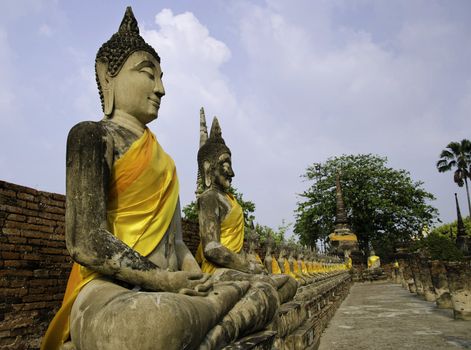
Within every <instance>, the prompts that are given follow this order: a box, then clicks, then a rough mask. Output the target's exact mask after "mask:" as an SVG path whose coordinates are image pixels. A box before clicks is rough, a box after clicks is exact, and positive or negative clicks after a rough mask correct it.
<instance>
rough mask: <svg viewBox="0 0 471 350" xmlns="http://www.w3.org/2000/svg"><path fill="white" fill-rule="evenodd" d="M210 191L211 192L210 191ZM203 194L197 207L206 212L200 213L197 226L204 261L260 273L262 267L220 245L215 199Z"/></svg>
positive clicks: (219, 226) (217, 208) (219, 210)
mask: <svg viewBox="0 0 471 350" xmlns="http://www.w3.org/2000/svg"><path fill="white" fill-rule="evenodd" d="M210 191H211V190H210ZM207 194H208V193H207V192H206V193H203V194H202V195H201V196H200V197H199V198H198V205H199V206H202V207H204V208H207V209H208V210H202V211H200V215H199V225H200V234H201V241H202V246H203V253H204V256H205V257H206V259H208V260H209V261H211V262H212V263H214V264H216V265H218V266H224V267H225V268H229V269H234V270H238V271H242V272H246V273H261V272H262V271H263V267H262V266H261V265H260V264H254V263H253V262H249V261H247V260H246V259H245V257H244V256H242V255H239V254H235V253H234V252H232V251H230V250H229V249H227V248H226V247H225V246H223V245H222V244H221V243H220V235H221V222H220V221H221V217H223V216H224V215H220V214H219V213H220V212H221V211H224V208H221V207H219V204H218V202H217V199H216V198H217V197H216V196H212V195H207Z"/></svg>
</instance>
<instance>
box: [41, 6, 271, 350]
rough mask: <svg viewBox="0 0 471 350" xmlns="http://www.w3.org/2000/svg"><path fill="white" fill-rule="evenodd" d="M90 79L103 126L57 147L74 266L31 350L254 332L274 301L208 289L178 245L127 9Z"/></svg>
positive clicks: (213, 284)
mask: <svg viewBox="0 0 471 350" xmlns="http://www.w3.org/2000/svg"><path fill="white" fill-rule="evenodd" d="M95 68H96V78H97V84H98V89H99V92H100V98H101V102H102V107H103V112H104V117H103V119H102V120H101V121H99V122H91V121H89V122H82V123H79V124H77V125H76V126H74V127H73V128H72V129H71V131H70V133H69V136H68V140H67V159H66V161H67V164H66V168H67V174H66V180H67V187H66V198H67V199H66V243H67V249H68V250H69V252H70V254H71V256H72V258H73V260H74V261H75V263H74V265H73V268H72V272H71V275H70V277H69V282H68V284H67V290H66V293H65V296H64V301H63V304H62V307H61V309H60V310H59V311H58V313H57V314H56V316H55V317H54V319H53V321H52V322H51V324H50V325H49V328H48V331H47V333H46V335H45V337H44V338H43V341H42V344H41V349H42V350H56V349H77V350H80V349H86V350H89V349H101V350H107V349H110V350H111V349H113V350H120V349H140V350H146V349H149V350H150V349H163V348H165V349H175V350H176V349H219V348H221V347H223V346H225V345H226V344H228V343H230V342H232V341H234V340H235V339H236V338H237V337H239V336H243V335H244V334H247V333H250V332H252V331H253V330H257V329H261V328H263V327H264V326H265V324H266V323H267V322H269V320H270V319H271V317H273V314H274V312H275V311H276V307H277V293H276V290H274V288H272V287H271V286H265V285H264V286H261V287H260V288H259V289H260V290H263V292H264V293H265V294H264V296H269V298H268V299H267V300H265V299H264V301H261V298H258V299H257V298H256V297H253V296H251V295H247V292H248V291H249V289H250V288H251V286H250V283H249V282H247V281H225V282H224V283H219V282H218V281H217V280H215V279H214V278H212V277H210V275H208V274H204V273H202V272H201V269H200V267H199V265H198V264H197V262H196V261H195V259H194V257H193V256H192V254H191V253H190V252H189V250H188V249H187V247H186V246H185V244H184V243H183V240H182V232H181V218H180V205H179V184H178V178H177V173H176V168H175V164H174V162H173V160H172V158H171V157H170V156H169V155H168V154H167V153H165V151H164V150H163V149H162V147H161V146H160V144H159V143H158V141H157V138H156V137H155V135H154V134H153V133H152V132H151V131H150V130H149V128H148V127H147V126H146V125H147V124H148V123H149V122H151V121H152V120H154V119H156V118H157V115H158V110H159V107H160V103H161V102H162V97H163V96H164V95H165V90H164V87H163V84H162V70H161V67H160V58H159V56H158V54H157V53H156V51H155V50H154V49H153V48H152V47H151V46H150V45H148V44H147V43H146V42H145V41H144V39H143V38H142V37H141V36H140V35H139V28H138V24H137V21H136V19H135V18H134V15H133V13H132V10H131V8H130V7H128V8H127V9H126V13H125V15H124V18H123V20H122V23H121V25H120V27H119V31H118V32H117V33H115V34H114V35H113V36H112V37H111V39H110V40H109V41H107V42H106V43H104V44H103V46H102V47H101V48H100V49H99V51H98V54H97V57H96V66H95ZM252 270H256V268H255V267H254V268H252ZM257 271H258V270H257ZM270 293H271V294H270ZM252 297H253V298H255V299H257V303H254V302H252V301H251V298H252ZM255 304H256V306H253V305H255ZM251 307H252V309H251ZM254 310H255V311H256V312H255V311H254ZM226 327H230V330H229V331H226Z"/></svg>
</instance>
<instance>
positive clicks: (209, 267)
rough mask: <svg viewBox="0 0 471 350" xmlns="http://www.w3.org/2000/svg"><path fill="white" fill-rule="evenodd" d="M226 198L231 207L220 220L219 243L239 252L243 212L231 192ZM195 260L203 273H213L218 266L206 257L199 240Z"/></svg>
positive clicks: (241, 238)
mask: <svg viewBox="0 0 471 350" xmlns="http://www.w3.org/2000/svg"><path fill="white" fill-rule="evenodd" d="M227 199H228V200H229V202H230V203H231V206H232V208H231V210H230V211H229V213H228V214H227V215H226V217H225V218H224V220H223V221H222V222H221V237H220V243H221V244H222V245H223V246H224V247H226V248H227V249H229V250H230V251H231V252H234V253H239V252H240V251H241V250H242V247H243V245H244V226H245V225H244V213H243V211H242V207H241V206H240V204H239V203H238V202H237V199H235V198H234V196H233V195H232V194H230V193H228V194H227ZM196 261H197V262H198V263H199V264H201V271H203V272H205V273H214V271H216V268H217V267H218V266H217V265H215V264H213V263H212V262H210V261H208V260H207V259H206V257H205V256H204V254H203V246H202V244H201V242H200V244H199V246H198V250H197V251H196Z"/></svg>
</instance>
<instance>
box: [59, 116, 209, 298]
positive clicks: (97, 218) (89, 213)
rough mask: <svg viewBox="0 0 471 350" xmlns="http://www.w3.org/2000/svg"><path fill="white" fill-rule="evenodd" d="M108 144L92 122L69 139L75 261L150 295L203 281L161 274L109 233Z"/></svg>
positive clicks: (70, 235) (69, 231) (70, 237)
mask: <svg viewBox="0 0 471 350" xmlns="http://www.w3.org/2000/svg"><path fill="white" fill-rule="evenodd" d="M112 142H113V141H112V139H111V137H110V136H109V135H108V134H107V132H106V130H105V129H104V128H103V127H102V126H101V125H99V124H98V123H92V122H84V123H80V124H78V125H76V126H75V127H74V128H72V130H71V131H70V133H69V136H68V140H67V158H66V159H67V184H66V186H67V207H66V244H67V249H68V250H69V253H70V255H71V256H72V258H73V260H74V261H76V262H77V263H79V264H80V265H83V266H85V267H87V268H89V269H91V270H93V271H96V272H98V273H100V274H103V275H105V276H110V277H113V278H116V279H119V280H121V281H124V282H126V283H129V284H131V285H138V286H141V287H142V288H144V289H146V290H150V291H169V292H178V291H180V290H181V289H182V288H194V287H195V286H196V285H197V284H200V283H203V282H204V281H205V279H206V278H203V279H199V278H201V277H202V274H201V273H189V272H183V271H181V272H178V273H170V272H168V271H164V270H161V269H160V268H159V267H158V266H157V265H155V264H154V263H152V262H151V261H150V260H149V259H147V258H146V257H144V256H142V255H141V254H139V253H138V252H136V251H135V250H133V249H132V248H130V247H129V246H127V245H126V244H125V243H124V242H122V241H121V240H119V239H118V238H116V237H115V236H114V235H113V234H112V233H111V232H110V231H109V229H108V223H107V217H106V203H107V200H108V194H109V193H108V191H109V190H108V189H109V183H110V177H111V171H110V169H111V164H112V157H113V154H112V150H113V144H112ZM180 251H181V249H180ZM183 255H184V254H183ZM170 274H171V275H170Z"/></svg>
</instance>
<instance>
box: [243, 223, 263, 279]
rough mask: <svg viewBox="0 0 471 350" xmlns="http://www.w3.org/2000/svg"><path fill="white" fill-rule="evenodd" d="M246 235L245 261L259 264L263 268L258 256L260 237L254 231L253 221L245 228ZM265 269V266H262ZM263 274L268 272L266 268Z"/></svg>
mask: <svg viewBox="0 0 471 350" xmlns="http://www.w3.org/2000/svg"><path fill="white" fill-rule="evenodd" d="M246 229H247V235H246V237H245V239H246V241H247V246H248V250H247V259H248V260H249V261H252V262H253V263H255V264H260V265H262V266H264V264H263V261H262V258H261V257H260V255H259V254H258V250H259V249H260V236H259V235H258V233H257V232H256V231H255V227H254V224H253V221H252V220H250V221H249V223H248V225H247V227H246ZM264 267H265V266H264ZM263 272H268V271H267V270H266V268H264V270H263Z"/></svg>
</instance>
